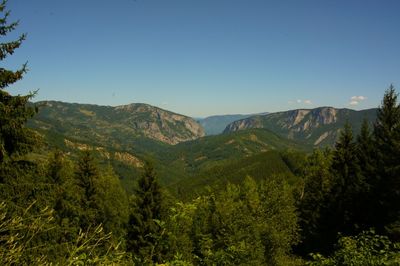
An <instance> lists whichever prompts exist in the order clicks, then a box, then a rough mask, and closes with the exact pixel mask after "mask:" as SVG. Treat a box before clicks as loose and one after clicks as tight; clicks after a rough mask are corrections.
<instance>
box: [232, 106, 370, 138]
mask: <svg viewBox="0 0 400 266" xmlns="http://www.w3.org/2000/svg"><path fill="white" fill-rule="evenodd" d="M364 118H366V119H367V120H368V121H371V122H372V121H374V120H375V118H376V109H369V110H363V111H354V110H350V109H336V108H333V107H320V108H315V109H298V110H291V111H287V112H279V113H271V114H267V115H261V116H253V117H249V118H247V119H242V120H239V121H235V122H233V123H231V124H229V125H228V126H227V127H226V128H225V130H224V132H233V131H238V130H245V129H250V128H266V129H269V130H271V131H273V132H275V133H277V134H279V135H281V136H284V137H287V138H289V139H295V140H300V141H305V142H306V143H308V144H312V145H315V146H320V145H330V144H333V143H334V142H335V140H336V137H337V136H338V133H339V131H340V130H341V129H342V128H343V125H344V124H345V122H346V120H348V121H349V122H350V124H352V126H353V128H354V130H355V131H358V130H359V128H360V127H361V123H362V120H363V119H364Z"/></svg>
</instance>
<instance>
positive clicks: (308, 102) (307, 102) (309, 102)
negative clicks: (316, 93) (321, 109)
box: [304, 100, 312, 104]
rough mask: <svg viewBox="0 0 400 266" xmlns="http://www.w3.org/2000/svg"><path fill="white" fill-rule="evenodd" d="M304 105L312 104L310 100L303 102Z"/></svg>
mask: <svg viewBox="0 0 400 266" xmlns="http://www.w3.org/2000/svg"><path fill="white" fill-rule="evenodd" d="M304 103H305V104H312V102H311V100H304Z"/></svg>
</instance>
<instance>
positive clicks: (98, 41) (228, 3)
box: [2, 0, 400, 117]
mask: <svg viewBox="0 0 400 266" xmlns="http://www.w3.org/2000/svg"><path fill="white" fill-rule="evenodd" d="M8 7H9V9H11V11H12V16H11V17H12V18H13V19H20V21H21V22H20V27H19V28H18V30H17V31H18V33H22V32H26V33H28V38H27V40H26V41H25V43H24V44H23V47H21V48H20V49H18V50H17V51H16V53H15V55H13V56H12V57H10V58H8V59H7V60H6V61H5V65H6V67H11V68H16V67H17V66H19V65H21V64H22V63H24V62H26V61H28V65H29V69H30V71H29V72H28V74H27V75H26V76H25V78H24V80H22V81H20V82H19V83H18V84H17V85H16V86H13V88H11V92H12V93H26V92H27V91H29V90H34V89H40V90H39V94H38V96H37V97H36V98H35V100H61V101H68V102H79V103H93V104H101V105H121V104H128V103H133V102H144V103H148V104H152V105H156V106H159V107H162V108H164V109H167V110H171V111H174V112H178V113H182V114H186V115H190V116H196V117H200V116H207V115H213V114H229V113H257V112H273V111H280V110H288V109H295V108H312V107H317V106H335V107H348V108H354V109H365V108H370V107H377V106H378V105H379V104H380V101H381V99H382V96H383V93H384V91H385V89H386V88H387V87H388V86H389V84H390V83H393V84H394V85H395V86H396V87H397V88H398V91H400V1H398V0H392V1H389V0H374V1H369V0H360V1H352V0H342V1H339V0H329V1H328V0H315V1H307V0H304V1H303V0H302V1H300V0H292V1H285V0H276V1H267V0H241V1H239V0H168V1H167V0H113V1H110V0H108V1H105V0H9V4H8ZM14 36H15V35H14ZM2 63H4V62H2Z"/></svg>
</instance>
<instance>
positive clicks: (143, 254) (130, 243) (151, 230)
mask: <svg viewBox="0 0 400 266" xmlns="http://www.w3.org/2000/svg"><path fill="white" fill-rule="evenodd" d="M132 201H133V202H132V205H133V206H132V210H131V214H130V217H129V223H128V234H127V250H128V251H129V252H131V253H132V254H133V256H134V257H136V258H137V259H138V260H139V261H140V262H141V263H152V262H161V260H162V248H161V246H160V241H161V238H162V231H163V228H162V227H161V226H160V222H161V218H162V192H161V187H160V185H159V184H158V182H157V179H156V173H155V171H154V168H153V166H152V165H151V164H150V163H146V165H145V171H144V174H143V175H142V177H141V178H140V179H139V181H138V188H137V190H136V193H135V195H134V198H133V200H132Z"/></svg>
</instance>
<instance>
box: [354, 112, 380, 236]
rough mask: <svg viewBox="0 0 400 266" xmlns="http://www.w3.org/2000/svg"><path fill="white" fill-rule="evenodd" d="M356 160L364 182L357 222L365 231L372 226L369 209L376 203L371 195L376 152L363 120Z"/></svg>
mask: <svg viewBox="0 0 400 266" xmlns="http://www.w3.org/2000/svg"><path fill="white" fill-rule="evenodd" d="M356 144H357V159H358V163H359V166H360V170H361V174H362V176H363V179H364V180H365V190H364V191H362V192H361V194H360V197H361V198H360V199H359V200H360V202H359V208H358V212H357V216H358V218H359V219H358V220H359V222H360V224H361V225H362V227H363V228H365V229H367V228H369V227H371V226H373V225H374V223H373V220H375V219H376V218H377V217H374V213H373V212H371V207H372V206H373V205H374V204H375V203H374V202H376V201H377V198H375V197H374V196H375V195H374V194H373V191H372V190H373V188H374V187H375V186H376V184H377V179H376V174H375V171H376V152H375V146H374V139H373V136H372V132H371V131H370V128H369V123H368V121H367V120H366V119H364V121H363V123H362V125H361V131H360V134H359V135H358V136H357V141H356Z"/></svg>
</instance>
